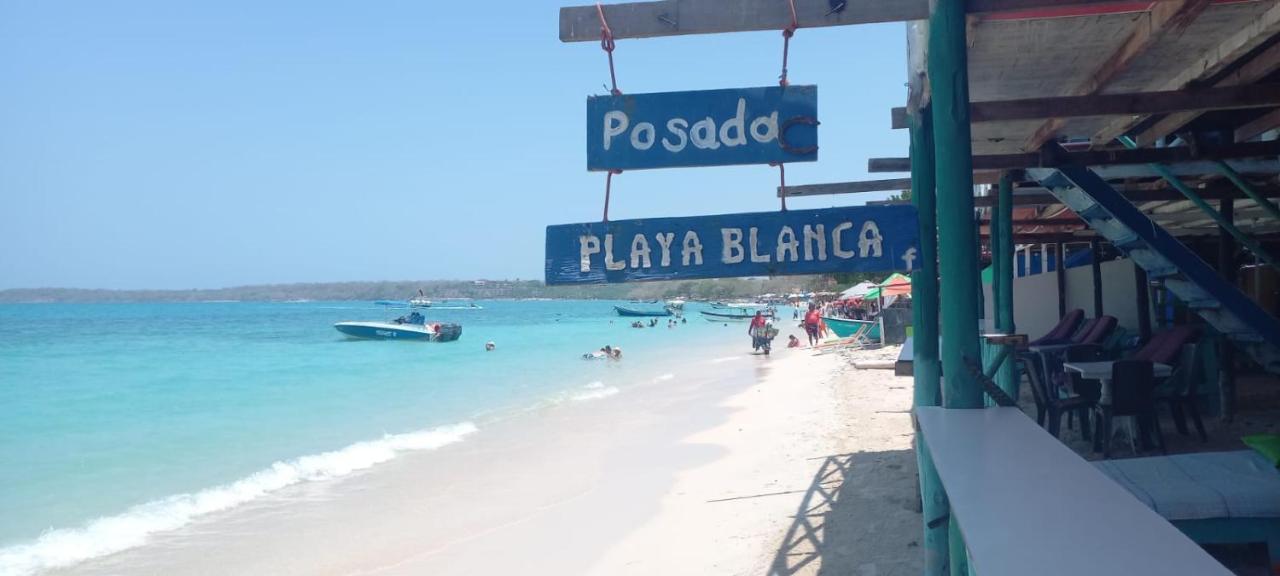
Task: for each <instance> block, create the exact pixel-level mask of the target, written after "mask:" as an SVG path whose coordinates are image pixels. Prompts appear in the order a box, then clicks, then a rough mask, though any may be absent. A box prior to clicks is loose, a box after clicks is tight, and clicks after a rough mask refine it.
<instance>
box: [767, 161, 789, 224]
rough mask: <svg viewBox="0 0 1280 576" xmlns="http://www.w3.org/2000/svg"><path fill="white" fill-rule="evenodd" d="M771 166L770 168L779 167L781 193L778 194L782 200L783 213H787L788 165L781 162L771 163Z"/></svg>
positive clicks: (779, 188) (779, 189)
mask: <svg viewBox="0 0 1280 576" xmlns="http://www.w3.org/2000/svg"><path fill="white" fill-rule="evenodd" d="M769 165H770V166H777V167H778V180H779V182H780V185H779V186H778V191H779V192H780V193H779V194H778V198H779V199H780V200H782V211H783V212H786V211H787V168H786V165H785V164H783V163H781V162H770V163H769Z"/></svg>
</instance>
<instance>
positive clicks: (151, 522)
mask: <svg viewBox="0 0 1280 576" xmlns="http://www.w3.org/2000/svg"><path fill="white" fill-rule="evenodd" d="M476 430H478V429H477V428H476V426H475V424H472V423H470V422H463V423H461V424H455V425H452V426H442V427H439V428H432V429H429V430H420V431H417V432H408V433H404V434H387V435H385V436H383V437H382V438H380V439H378V440H369V441H365V442H357V443H355V444H352V445H350V446H347V447H345V448H342V449H340V450H334V451H332V452H323V453H320V454H313V455H310V456H303V457H301V458H297V459H294V460H289V461H285V462H276V463H274V464H272V465H271V467H269V468H266V469H264V470H259V471H258V472H255V473H254V474H252V475H250V476H248V477H245V478H242V479H240V480H237V481H235V482H232V483H230V484H224V485H221V486H215V487H213V488H208V489H206V490H202V491H200V492H196V493H193V494H178V495H175V496H170V497H168V498H163V499H161V500H154V501H151V502H148V503H146V504H140V505H138V506H134V507H133V508H130V509H129V510H126V511H125V512H124V513H122V514H119V515H116V516H108V517H103V518H98V519H96V520H93V521H90V522H89V523H87V524H85V525H84V526H82V527H80V528H64V529H57V530H50V531H47V532H45V533H44V534H42V535H41V536H40V537H39V538H37V539H36V540H34V541H32V542H30V543H26V544H18V545H15V546H10V547H7V548H3V549H0V574H11V575H15V576H18V575H22V576H25V575H28V574H34V573H36V572H38V571H42V570H50V569H54V568H61V567H65V566H70V565H72V564H76V563H79V562H83V561H85V560H89V559H91V558H96V557H99V556H105V555H107V554H114V553H116V552H120V551H122V550H127V549H129V548H133V547H136V546H140V545H142V544H145V543H146V542H147V540H148V538H149V537H150V536H151V535H153V534H156V533H158V532H165V531H169V530H175V529H177V528H181V527H182V526H185V525H186V524H188V523H190V522H191V521H192V520H194V519H196V518H197V517H199V516H203V515H205V514H210V513H213V512H220V511H223V510H228V509H231V508H234V507H236V506H239V505H241V504H245V503H247V502H250V501H253V500H256V499H258V498H261V497H263V496H266V495H268V494H270V493H272V492H275V491H277V490H280V489H281V488H285V487H287V486H292V485H294V484H300V483H303V482H320V481H324V480H331V479H334V478H339V477H342V476H346V475H347V474H350V473H352V472H356V471H359V470H364V469H367V468H370V467H373V466H375V465H377V464H381V463H383V462H387V461H389V460H391V459H393V458H395V457H396V456H398V455H400V454H401V453H403V452H411V451H420V450H434V449H436V448H440V447H442V446H446V445H448V444H453V443H454V442H459V441H461V440H462V439H463V438H464V437H466V436H467V435H469V434H472V433H474V432H475V431H476Z"/></svg>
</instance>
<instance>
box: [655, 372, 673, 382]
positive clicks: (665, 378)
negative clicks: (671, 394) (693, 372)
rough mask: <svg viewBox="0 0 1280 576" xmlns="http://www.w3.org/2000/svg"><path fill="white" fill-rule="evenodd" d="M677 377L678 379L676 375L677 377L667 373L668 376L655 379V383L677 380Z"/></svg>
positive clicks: (664, 375)
mask: <svg viewBox="0 0 1280 576" xmlns="http://www.w3.org/2000/svg"><path fill="white" fill-rule="evenodd" d="M675 377H676V375H675V374H671V373H667V374H663V375H661V376H659V377H657V378H654V379H653V381H654V382H666V381H667V380H674V379H675Z"/></svg>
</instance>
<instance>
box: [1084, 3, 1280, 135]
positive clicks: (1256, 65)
mask: <svg viewBox="0 0 1280 576" xmlns="http://www.w3.org/2000/svg"><path fill="white" fill-rule="evenodd" d="M1277 33H1280V3H1276V5H1275V6H1273V7H1272V8H1271V9H1269V10H1267V11H1266V12H1265V13H1263V14H1262V15H1261V16H1259V17H1258V18H1257V19H1255V20H1254V21H1253V22H1250V23H1249V25H1248V26H1246V27H1244V28H1242V29H1240V30H1238V31H1236V32H1235V33H1234V34H1232V35H1231V36H1229V37H1227V38H1226V39H1224V40H1223V41H1222V42H1221V43H1219V44H1218V46H1216V47H1215V48H1214V49H1212V50H1209V51H1207V52H1205V53H1204V55H1203V56H1201V57H1200V58H1199V59H1198V60H1196V61H1195V62H1194V63H1193V64H1192V65H1191V66H1188V67H1187V68H1185V69H1183V70H1182V71H1180V72H1178V73H1177V74H1175V75H1173V76H1172V77H1166V78H1167V79H1166V80H1165V81H1164V82H1163V83H1162V84H1160V85H1158V86H1150V87H1149V88H1151V89H1153V90H1179V89H1182V88H1185V87H1188V86H1191V85H1193V84H1195V83H1197V82H1205V81H1207V80H1209V79H1212V78H1213V77H1214V76H1216V75H1217V74H1218V73H1219V72H1221V71H1222V70H1223V69H1225V68H1226V67H1227V66H1230V65H1232V64H1234V63H1235V62H1236V61H1237V60H1239V59H1240V58H1243V57H1246V56H1248V55H1249V53H1250V52H1252V51H1253V50H1254V49H1256V48H1257V47H1258V46H1260V45H1262V43H1263V42H1265V41H1267V39H1269V38H1271V37H1272V36H1274V35H1275V34H1277ZM1277 69H1280V44H1278V45H1275V46H1272V47H1270V48H1267V49H1266V50H1264V51H1263V52H1261V53H1260V54H1258V55H1256V56H1254V57H1252V58H1250V60H1249V62H1247V63H1245V64H1244V65H1243V66H1241V67H1240V68H1239V69H1238V70H1236V71H1234V72H1232V73H1231V74H1229V75H1227V76H1225V77H1223V78H1221V79H1219V80H1217V81H1215V83H1214V86H1216V87H1220V88H1221V87H1227V86H1244V85H1248V84H1253V83H1254V82H1258V81H1260V80H1262V79H1263V78H1265V77H1267V76H1268V75H1270V74H1271V73H1272V72H1274V71H1276V70H1277ZM1199 115H1200V114H1199V113H1198V112H1185V113H1175V114H1171V115H1170V116H1168V117H1166V118H1162V119H1161V120H1160V121H1159V122H1157V123H1155V124H1153V125H1152V126H1150V127H1149V128H1147V129H1145V130H1143V132H1142V134H1138V135H1137V137H1136V138H1134V140H1136V141H1137V142H1138V145H1139V146H1147V145H1149V144H1150V143H1151V142H1153V141H1155V140H1156V139H1157V138H1160V137H1162V136H1164V135H1166V134H1172V133H1173V132H1174V131H1175V130H1177V129H1179V128H1181V127H1183V126H1185V125H1186V124H1187V123H1188V122H1191V121H1192V120H1195V119H1196V117H1198V116H1199ZM1145 118H1146V117H1145V116H1141V117H1137V118H1122V119H1118V120H1116V121H1115V122H1112V123H1111V124H1109V125H1107V126H1106V127H1105V128H1103V129H1102V130H1100V131H1098V133H1097V134H1096V135H1094V137H1093V138H1092V140H1093V143H1094V145H1107V144H1110V143H1111V142H1112V141H1114V140H1115V139H1116V138H1117V137H1119V136H1120V135H1122V134H1125V133H1127V132H1128V131H1130V130H1132V129H1133V128H1134V127H1136V126H1137V125H1138V124H1140V123H1141V122H1142V121H1143V120H1144V119H1145Z"/></svg>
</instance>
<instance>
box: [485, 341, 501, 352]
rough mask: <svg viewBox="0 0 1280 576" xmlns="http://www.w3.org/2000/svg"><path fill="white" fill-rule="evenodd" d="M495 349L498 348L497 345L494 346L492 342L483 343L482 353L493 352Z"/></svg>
mask: <svg viewBox="0 0 1280 576" xmlns="http://www.w3.org/2000/svg"><path fill="white" fill-rule="evenodd" d="M497 347H498V345H497V344H494V343H493V340H490V341H488V342H485V343H484V351H485V352H493V351H494V349H496V348H497Z"/></svg>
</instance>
